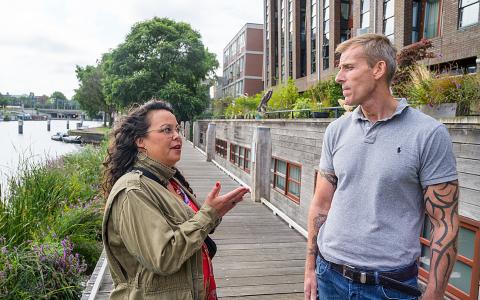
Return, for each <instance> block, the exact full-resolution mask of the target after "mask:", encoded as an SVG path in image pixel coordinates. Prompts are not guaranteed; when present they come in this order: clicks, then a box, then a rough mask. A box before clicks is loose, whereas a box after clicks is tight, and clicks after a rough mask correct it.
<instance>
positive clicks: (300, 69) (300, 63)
mask: <svg viewBox="0 0 480 300" xmlns="http://www.w3.org/2000/svg"><path fill="white" fill-rule="evenodd" d="M479 5H480V4H479V1H476V0H470V1H468V0H467V1H465V0H463V1H462V0H459V1H454V0H443V1H442V0H415V1H414V0H405V1H399V0H385V1H379V0H377V1H374V0H360V1H353V0H264V18H265V35H264V36H265V37H264V38H265V43H264V45H265V48H264V51H265V57H264V84H265V88H270V87H272V86H275V85H277V84H279V83H284V82H286V80H287V79H288V78H289V77H291V78H293V79H295V81H296V84H297V86H298V88H299V90H300V91H304V90H306V89H307V88H308V87H309V86H311V85H312V84H314V83H315V82H317V81H318V80H321V79H325V78H327V77H329V76H331V75H334V74H335V71H336V68H335V66H334V60H335V57H334V51H335V47H336V46H337V45H338V44H339V43H340V42H342V41H344V40H346V39H348V38H350V37H352V36H357V35H359V34H363V33H383V34H385V35H387V36H389V37H390V38H391V40H392V41H393V43H394V44H395V46H396V47H397V49H401V48H402V47H405V46H408V45H410V44H412V43H414V42H416V41H419V40H420V39H421V38H428V39H430V40H431V41H432V42H433V45H434V48H433V52H434V53H436V54H437V55H438V57H437V58H435V59H430V60H429V61H427V62H426V63H427V64H429V65H432V66H438V67H440V68H451V69H457V71H458V72H476V70H477V68H478V65H479V63H480V62H479V60H477V58H478V57H480V25H479Z"/></svg>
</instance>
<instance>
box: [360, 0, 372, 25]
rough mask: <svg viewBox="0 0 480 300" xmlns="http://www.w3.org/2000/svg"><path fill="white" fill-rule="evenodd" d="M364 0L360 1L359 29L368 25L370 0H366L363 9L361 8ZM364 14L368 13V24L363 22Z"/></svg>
mask: <svg viewBox="0 0 480 300" xmlns="http://www.w3.org/2000/svg"><path fill="white" fill-rule="evenodd" d="M364 2H365V0H361V1H360V28H361V29H364V28H369V27H370V1H368V7H367V8H366V9H365V10H362V9H363V7H364V5H363V4H364ZM366 14H368V24H367V23H366V22H365V15H366ZM362 25H363V26H362ZM365 25H366V26H365Z"/></svg>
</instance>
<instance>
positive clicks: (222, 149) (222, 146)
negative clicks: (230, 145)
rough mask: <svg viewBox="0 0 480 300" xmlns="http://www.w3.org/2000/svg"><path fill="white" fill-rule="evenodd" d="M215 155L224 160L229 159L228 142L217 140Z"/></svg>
mask: <svg viewBox="0 0 480 300" xmlns="http://www.w3.org/2000/svg"><path fill="white" fill-rule="evenodd" d="M215 153H216V154H218V155H220V156H221V157H223V158H227V141H224V140H221V139H215Z"/></svg>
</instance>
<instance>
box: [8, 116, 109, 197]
mask: <svg viewBox="0 0 480 300" xmlns="http://www.w3.org/2000/svg"><path fill="white" fill-rule="evenodd" d="M50 122H51V123H50V131H47V121H24V122H23V134H18V122H17V121H9V122H4V121H0V185H1V188H0V191H1V192H2V195H4V194H5V187H6V183H7V181H8V178H10V177H12V176H14V175H15V174H16V173H17V172H18V169H19V165H20V164H21V163H26V165H31V164H33V163H42V162H45V161H46V160H47V159H54V158H57V157H59V156H62V155H64V154H67V153H71V152H75V151H78V150H79V149H81V147H82V146H80V145H77V144H66V143H64V142H58V141H53V140H51V139H50V137H51V136H52V135H54V134H55V133H56V132H66V131H67V121H66V120H51V121H50ZM76 123H77V121H76V120H70V129H75V128H76ZM100 125H102V123H101V122H96V121H84V122H83V126H87V127H95V126H100Z"/></svg>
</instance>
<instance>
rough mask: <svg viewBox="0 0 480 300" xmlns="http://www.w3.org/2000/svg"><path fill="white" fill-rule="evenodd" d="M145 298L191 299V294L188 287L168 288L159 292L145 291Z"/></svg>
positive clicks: (149, 299) (154, 299)
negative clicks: (180, 288) (179, 288)
mask: <svg viewBox="0 0 480 300" xmlns="http://www.w3.org/2000/svg"><path fill="white" fill-rule="evenodd" d="M144 299H145V300H171V299H176V300H193V295H192V292H191V291H190V289H182V290H178V289H176V290H168V291H161V292H160V291H159V292H148V293H145V297H144Z"/></svg>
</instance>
